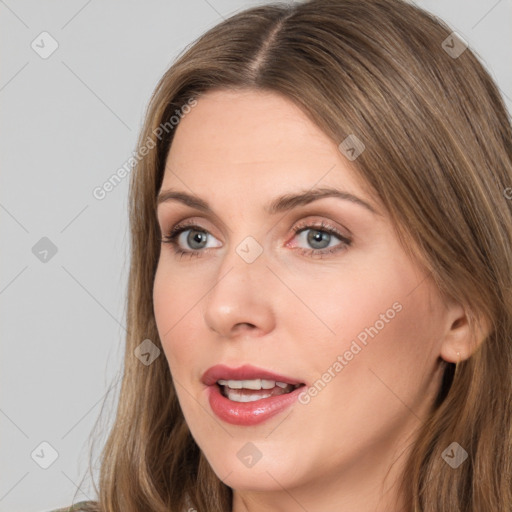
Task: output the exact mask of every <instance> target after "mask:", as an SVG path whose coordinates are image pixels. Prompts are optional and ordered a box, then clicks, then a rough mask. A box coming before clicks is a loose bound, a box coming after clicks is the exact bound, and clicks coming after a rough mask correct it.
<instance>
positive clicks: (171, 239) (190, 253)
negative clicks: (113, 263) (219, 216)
mask: <svg viewBox="0 0 512 512" xmlns="http://www.w3.org/2000/svg"><path fill="white" fill-rule="evenodd" d="M189 229H194V230H196V231H199V232H201V233H207V234H210V233H209V232H208V231H207V230H206V229H203V228H202V227H201V226H198V225H197V224H194V223H193V222H190V223H188V222H183V223H180V224H177V225H176V226H174V227H173V228H172V229H171V230H170V232H169V233H168V234H167V235H165V236H164V237H163V238H161V239H160V242H162V243H166V244H171V246H172V249H173V251H174V253H175V254H176V255H177V256H179V257H180V259H181V258H183V257H201V256H202V255H203V254H204V253H205V252H208V249H206V250H195V251H194V250H185V249H182V248H181V247H179V245H178V243H177V241H176V239H177V238H178V236H179V235H180V234H181V233H183V232H184V231H188V230H189ZM308 229H312V230H315V231H320V232H323V233H327V234H329V235H334V236H336V238H339V239H340V241H341V243H340V244H338V245H335V246H334V247H329V248H325V249H304V248H302V247H297V248H295V250H297V251H299V253H300V254H301V255H307V256H319V257H320V258H324V257H325V256H328V255H330V254H333V253H337V252H339V251H343V250H345V249H346V248H347V247H348V246H350V245H351V243H352V240H350V239H349V238H347V237H346V236H344V235H342V234H341V233H340V232H339V231H338V230H337V229H335V228H334V227H332V226H330V225H328V224H326V223H324V221H321V222H320V223H319V224H311V223H307V222H304V223H302V224H298V225H297V226H294V227H293V228H292V230H293V232H294V233H295V235H297V234H298V233H300V232H302V231H307V230H308ZM210 249H211V248H210Z"/></svg>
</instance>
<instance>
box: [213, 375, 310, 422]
mask: <svg viewBox="0 0 512 512" xmlns="http://www.w3.org/2000/svg"><path fill="white" fill-rule="evenodd" d="M302 388H304V386H300V387H298V388H297V389H295V390H293V391H292V392H291V393H285V394H284V395H278V396H272V397H269V398H261V399H260V400H255V401H254V402H234V401H233V400H229V399H228V398H226V397H225V396H224V395H223V394H222V393H221V390H220V388H219V386H218V385H216V384H214V385H212V386H208V401H209V402H210V407H211V408H212V411H213V412H214V413H215V414H216V415H217V416H218V417H219V418H220V419H221V420H223V421H225V422H227V423H231V424H232V425H243V426H249V425H257V424H259V423H263V422H264V421H266V420H268V419H270V418H272V416H275V415H276V414H279V413H280V412H282V411H284V410H285V409H286V408H287V407H290V406H291V405H292V404H293V403H294V402H296V401H297V399H298V397H299V394H300V393H301V392H302V391H303V389H302Z"/></svg>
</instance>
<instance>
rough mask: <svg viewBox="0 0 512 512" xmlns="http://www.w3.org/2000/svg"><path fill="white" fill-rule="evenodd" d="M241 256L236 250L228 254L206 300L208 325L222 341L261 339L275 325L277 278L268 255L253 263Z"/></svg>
mask: <svg viewBox="0 0 512 512" xmlns="http://www.w3.org/2000/svg"><path fill="white" fill-rule="evenodd" d="M240 254H242V253H239V252H237V251H236V250H235V249H234V248H232V249H230V250H229V252H227V253H226V255H225V257H224V259H223V261H222V263H221V264H220V265H219V267H218V272H217V273H216V276H215V279H214V282H212V284H211V289H210V292H209V293H208V294H207V295H206V297H205V301H204V308H205V309H204V320H205V323H206V325H207V326H208V328H209V329H210V330H212V331H214V332H215V333H217V334H218V335H219V336H221V337H223V338H233V337H235V336H239V335H242V334H244V335H245V334H250V335H251V336H255V337H259V336H263V335H264V334H266V333H268V332H270V331H272V329H273V328H274V326H275V311H274V308H273V302H272V300H273V297H274V295H273V294H272V287H273V285H274V286H275V283H272V278H273V277H274V275H273V274H272V272H270V270H269V269H268V268H267V266H266V261H267V260H266V257H265V252H262V253H261V254H260V255H259V256H258V257H257V258H256V259H255V260H254V261H252V262H251V261H250V260H246V259H244V258H243V257H242V256H243V254H242V256H240ZM274 280H275V277H274Z"/></svg>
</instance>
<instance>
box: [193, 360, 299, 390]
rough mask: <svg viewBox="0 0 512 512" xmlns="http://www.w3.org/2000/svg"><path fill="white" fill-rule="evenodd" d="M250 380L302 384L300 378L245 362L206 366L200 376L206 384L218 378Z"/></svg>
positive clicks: (209, 384) (210, 383)
mask: <svg viewBox="0 0 512 512" xmlns="http://www.w3.org/2000/svg"><path fill="white" fill-rule="evenodd" d="M221 379H224V380H252V379H267V380H275V381H276V382H285V383H288V384H293V385H296V384H304V383H303V382H301V381H300V380H297V379H294V378H293V377H288V376H286V375H280V374H277V373H274V372H271V371H270V370H265V369H264V368H257V367H256V366H252V365H250V364H245V365H243V366H239V367H237V368H230V367H229V366H226V365H224V364H216V365H215V366H212V367H211V368H208V370H206V371H205V372H204V373H203V376H202V377H201V382H202V383H203V384H206V385H207V386H213V385H214V384H215V383H216V382H217V381H218V380H221Z"/></svg>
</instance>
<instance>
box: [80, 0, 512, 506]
mask: <svg viewBox="0 0 512 512" xmlns="http://www.w3.org/2000/svg"><path fill="white" fill-rule="evenodd" d="M511 141H512V135H511V127H510V122H509V119H508V117H507V114H506V110H505V107H504V105H503V102H502V100H501V98H500V95H499V93H498V90H497V88H496V86H495V84H494V83H493V81H492V80H491V78H490V77H489V74H488V73H487V72H486V71H485V70H484V68H483V67H482V65H481V64H480V63H479V61H478V60H477V59H476V57H475V55H474V54H473V53H472V52H471V50H470V49H469V48H467V46H466V45H465V43H464V41H462V40H461V39H460V38H458V37H457V36H456V34H452V33H451V31H450V29H449V28H448V27H447V26H446V25H445V24H444V23H443V22H442V21H440V20H439V19H437V18H435V17H433V16H431V15H429V14H427V13H425V12H423V11H422V10H420V9H418V8H417V7H415V6H413V5H410V4H407V3H404V2H401V1H399V0H369V1H366V2H361V1H360V0H312V1H310V2H306V3H297V4H293V5H267V6H263V7H255V8H252V9H250V10H247V11H245V12H241V13H239V14H236V15H235V16H233V17H231V18H229V19H227V20H225V21H224V22H222V23H221V24H219V25H218V26H216V27H214V28H213V29H211V30H210V31H208V32H207V33H206V34H205V35H204V36H202V37H201V38H200V39H199V40H198V41H197V42H196V43H195V44H194V45H192V46H191V47H190V48H189V49H188V50H187V51H186V52H185V53H184V54H183V55H182V56H181V57H180V58H179V59H178V60H177V62H176V63H175V64H174V65H173V66H172V67H171V69H169V71H168V72H167V73H166V74H165V75H164V77H163V78H162V80H161V82H160V84H159V85H158V87H157V89H156V91H155V93H154V95H153V97H152V100H151V104H150V107H149V109H148V112H147V116H146V122H145V125H144V127H143V130H142V133H141V136H140V139H139V151H138V153H137V165H136V167H135V169H134V171H133V175H132V181H131V189H130V205H131V209H130V221H131V236H132V255H131V269H130V278H129V290H128V326H129V335H128V338H127V346H126V355H125V361H124V364H125V371H124V376H123V381H122V389H121V394H120V401H119V406H118V410H117V416H116V420H115V423H114V426H113V428H112V431H111V433H110V436H109V439H108V441H107V443H106V446H105V448H104V451H103V454H102V464H101V477H100V482H99V493H98V501H97V502H92V501H90V502H82V503H80V504H78V505H76V506H75V508H74V509H70V510H95V511H108V512H114V511H115V512H121V511H122V512H140V511H142V510H151V511H155V512H164V511H165V512H170V511H179V512H182V511H185V510H190V511H192V510H197V511H210V512H211V511H215V512H217V511H218V512H221V511H222V512H228V511H234V512H245V511H250V512H255V511H263V510H279V511H296V510H308V511H310V512H313V511H317V510H318V511H320V510H321V511H337V512H340V511H348V510H350V511H352V510H358V511H360V512H366V511H372V512H375V511H379V512H384V511H393V512H397V511H399V510H400V511H404V512H410V511H411V512H412V511H414V512H420V511H429V512H441V511H443V512H448V511H449V512H453V511H466V512H470V511H476V510H478V511H479V512H491V511H492V512H495V511H505V510H511V508H512V488H511V480H512V478H511V477H512V453H511V432H512V415H511V398H512V379H511V368H512V344H511V333H512V300H511V293H512V282H511V281H512V277H511V276H512V252H511V247H512V210H511V202H510V200H509V197H512V194H510V191H511V190H512V189H510V187H512V143H511Z"/></svg>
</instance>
